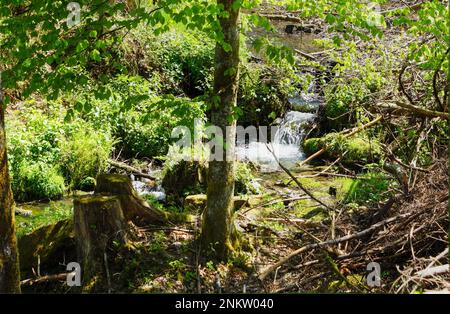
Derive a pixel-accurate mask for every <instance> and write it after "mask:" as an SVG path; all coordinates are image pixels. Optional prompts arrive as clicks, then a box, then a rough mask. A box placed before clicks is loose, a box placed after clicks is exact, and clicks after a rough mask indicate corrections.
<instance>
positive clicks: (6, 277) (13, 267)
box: [0, 88, 20, 293]
mask: <svg viewBox="0 0 450 314" xmlns="http://www.w3.org/2000/svg"><path fill="white" fill-rule="evenodd" d="M1 93H2V91H1V88H0V293H20V274H19V257H18V254H17V240H16V230H15V222H14V200H13V195H12V192H11V183H10V178H9V171H8V157H7V154H6V134H5V108H4V106H3V101H2V94H1Z"/></svg>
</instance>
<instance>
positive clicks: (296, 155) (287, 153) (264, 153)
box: [236, 111, 316, 172]
mask: <svg viewBox="0 0 450 314" xmlns="http://www.w3.org/2000/svg"><path fill="white" fill-rule="evenodd" d="M315 116H316V115H315V114H312V113H304V112H299V111H289V112H287V113H286V115H285V116H284V118H283V119H282V121H281V123H280V124H279V125H278V127H277V131H276V133H275V135H274V136H273V139H272V141H271V142H270V143H267V146H269V148H270V149H271V150H272V151H273V152H274V154H275V155H276V156H277V159H278V160H279V161H280V163H282V164H283V166H286V167H288V168H290V167H292V166H294V165H295V163H296V162H297V161H299V160H301V159H302V158H303V152H302V150H301V141H302V139H303V137H304V135H305V128H304V127H305V125H306V124H307V123H308V122H310V121H312V120H313V119H314V118H315ZM267 146H266V143H264V142H256V141H253V142H250V143H237V147H236V154H237V159H238V160H241V161H252V162H255V163H257V164H259V165H260V166H261V170H262V171H264V172H270V171H276V170H279V166H278V163H277V161H276V160H275V158H274V157H273V155H272V153H271V152H270V151H269V150H268V148H267Z"/></svg>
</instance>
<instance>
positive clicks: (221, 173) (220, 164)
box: [202, 0, 239, 260]
mask: <svg viewBox="0 0 450 314" xmlns="http://www.w3.org/2000/svg"><path fill="white" fill-rule="evenodd" d="M233 2H234V0H217V3H218V4H222V5H223V6H224V8H225V10H226V11H227V12H228V13H229V16H228V18H220V19H219V21H220V25H221V27H222V32H223V34H224V41H225V43H226V44H228V45H229V47H230V48H231V50H230V49H227V50H228V51H227V50H225V49H224V47H223V45H222V44H220V43H217V44H216V55H215V64H216V68H215V76H214V95H215V96H217V97H216V99H217V101H216V100H215V101H213V104H212V109H211V123H212V124H213V125H215V126H218V127H219V128H220V129H221V130H222V132H223V135H224V141H225V143H226V145H225V149H224V151H223V160H214V161H210V162H209V170H208V189H207V209H206V212H205V213H204V216H203V226H202V248H203V250H205V251H206V252H211V251H212V252H214V254H215V257H216V258H218V259H222V260H224V259H226V258H227V257H228V256H229V253H230V252H231V251H233V248H234V243H233V242H234V240H233V238H234V233H235V232H236V231H235V228H234V222H233V218H232V216H233V215H232V213H233V195H234V146H235V137H236V121H235V120H234V118H233V119H231V120H230V117H232V115H233V111H234V107H235V106H236V103H237V91H238V83H239V29H238V21H239V9H237V10H233V9H232V4H233ZM230 121H232V122H231V123H230ZM227 126H228V132H227ZM227 152H228V158H227ZM229 152H232V153H231V154H230V153H229ZM230 155H232V158H230V157H229V156H230ZM211 249H213V250H211Z"/></svg>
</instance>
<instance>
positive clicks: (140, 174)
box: [108, 159, 156, 181]
mask: <svg viewBox="0 0 450 314" xmlns="http://www.w3.org/2000/svg"><path fill="white" fill-rule="evenodd" d="M108 163H109V164H110V165H111V166H113V167H116V168H119V169H123V170H125V171H127V172H128V173H131V174H133V175H135V176H137V177H142V178H146V179H150V180H153V181H155V180H156V178H155V177H154V176H152V175H149V174H148V173H143V172H142V171H140V170H139V169H136V168H134V167H132V166H129V165H127V164H125V163H123V162H120V161H116V160H112V159H110V160H108Z"/></svg>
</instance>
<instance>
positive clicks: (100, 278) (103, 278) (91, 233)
mask: <svg viewBox="0 0 450 314" xmlns="http://www.w3.org/2000/svg"><path fill="white" fill-rule="evenodd" d="M74 231H75V241H76V247H77V255H78V260H79V262H80V263H81V269H82V278H83V279H82V285H83V290H84V291H86V292H92V291H96V290H98V289H100V290H102V289H103V288H102V287H104V286H105V283H108V282H110V278H109V273H108V271H109V270H108V262H107V260H108V256H107V253H108V252H107V249H110V248H113V247H114V246H115V247H118V246H124V245H126V244H127V242H128V237H129V235H128V225H127V222H126V220H125V217H124V215H123V212H122V206H121V202H120V199H119V197H117V196H84V197H80V198H77V199H75V200H74ZM113 244H114V246H113Z"/></svg>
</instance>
